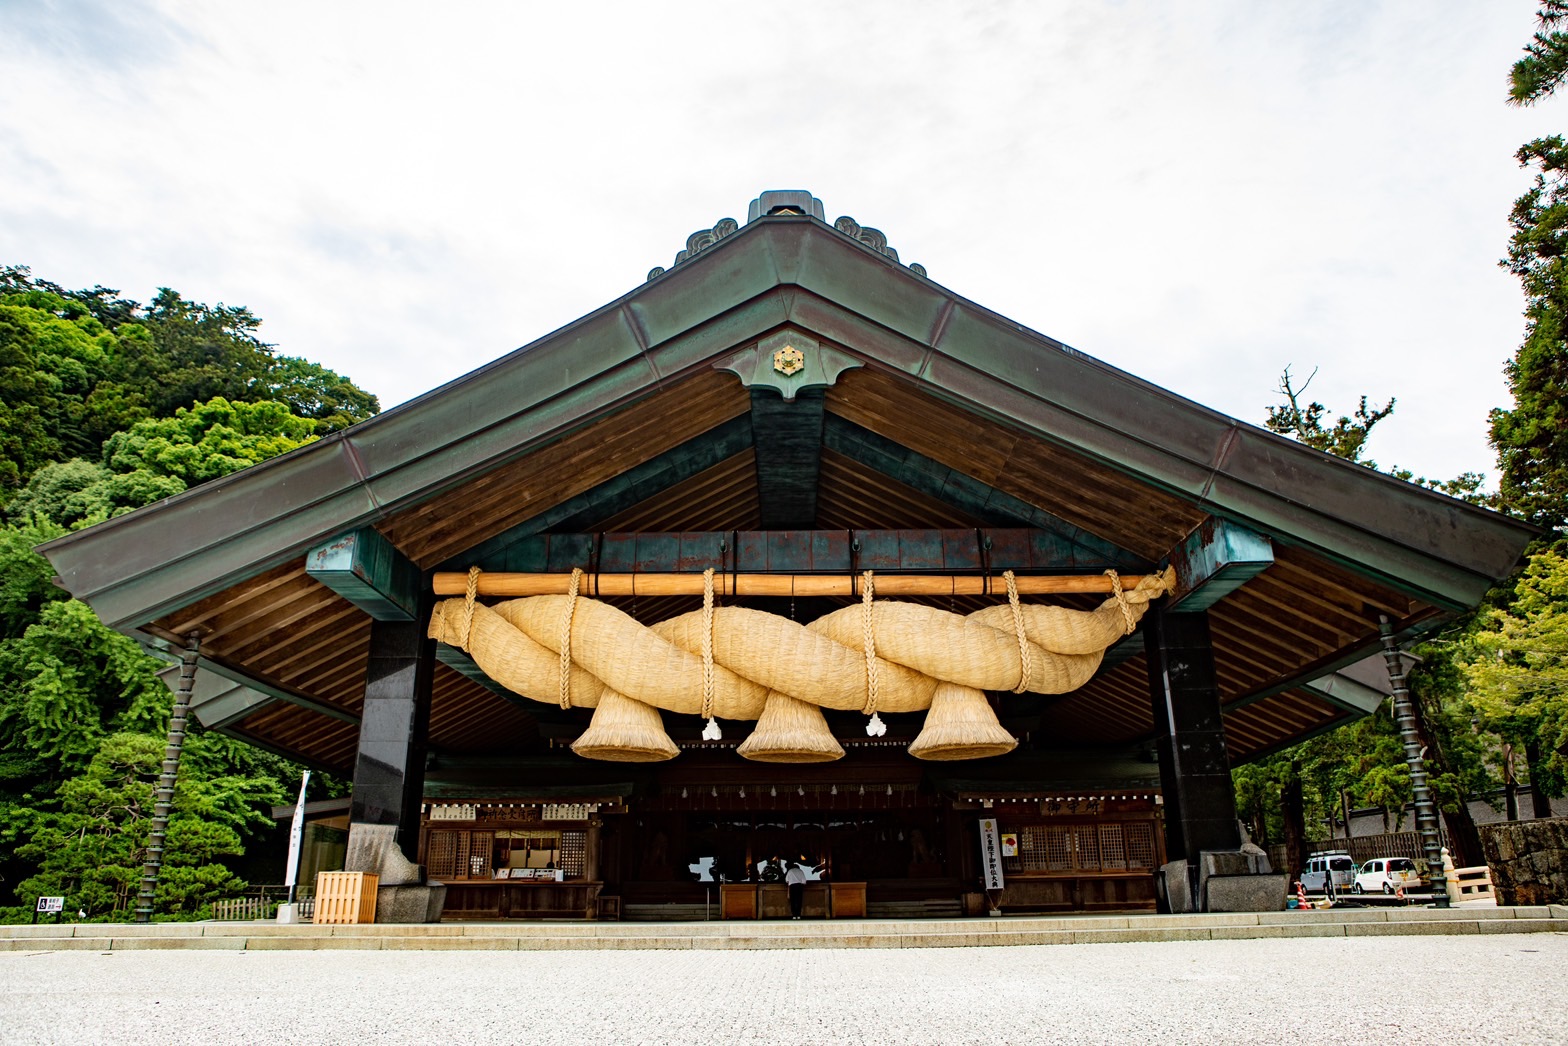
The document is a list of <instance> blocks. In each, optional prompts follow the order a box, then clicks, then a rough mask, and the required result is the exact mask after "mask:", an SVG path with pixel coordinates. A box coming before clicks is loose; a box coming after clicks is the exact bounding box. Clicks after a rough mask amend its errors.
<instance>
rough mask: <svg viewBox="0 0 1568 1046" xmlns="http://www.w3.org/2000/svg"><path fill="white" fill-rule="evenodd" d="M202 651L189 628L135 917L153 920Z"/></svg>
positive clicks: (195, 634)
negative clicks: (153, 910) (153, 904)
mask: <svg viewBox="0 0 1568 1046" xmlns="http://www.w3.org/2000/svg"><path fill="white" fill-rule="evenodd" d="M200 652H201V634H200V633H199V632H192V633H191V634H190V635H189V636H187V637H186V640H185V649H184V651H182V652H181V654H180V683H179V686H178V687H176V688H175V691H174V707H173V709H172V710H171V711H170V713H169V741H168V747H166V748H165V749H164V750H163V772H162V773H161V774H159V775H158V787H157V789H156V790H155V791H154V793H153V794H154V795H156V796H157V797H158V801H157V802H156V803H154V804H153V808H152V827H151V828H149V829H148V832H147V864H146V865H145V866H144V867H143V868H142V887H141V889H140V890H139V891H137V894H136V921H137V922H139V923H145V922H151V921H152V899H153V894H155V893H156V892H157V890H158V872H159V870H160V869H162V867H163V839H164V835H165V834H166V833H167V831H168V828H169V811H170V810H171V809H173V807H174V780H175V778H176V777H177V776H178V775H179V772H180V749H181V748H182V747H183V746H184V744H185V721H186V718H187V717H188V716H189V715H190V708H191V693H192V692H193V691H194V690H195V688H196V658H197V656H198V655H199V654H200Z"/></svg>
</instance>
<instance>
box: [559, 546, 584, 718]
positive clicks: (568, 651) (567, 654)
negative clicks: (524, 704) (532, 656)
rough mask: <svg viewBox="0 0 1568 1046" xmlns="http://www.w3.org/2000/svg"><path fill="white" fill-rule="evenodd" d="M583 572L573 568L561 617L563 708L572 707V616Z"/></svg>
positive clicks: (575, 607)
mask: <svg viewBox="0 0 1568 1046" xmlns="http://www.w3.org/2000/svg"><path fill="white" fill-rule="evenodd" d="M582 579H583V572H582V570H581V569H580V568H578V567H573V568H572V583H571V585H570V586H569V587H568V588H567V590H566V612H565V613H564V614H562V615H561V707H562V708H571V707H572V615H573V614H574V613H575V612H576V610H577V586H578V585H579V584H581V583H582Z"/></svg>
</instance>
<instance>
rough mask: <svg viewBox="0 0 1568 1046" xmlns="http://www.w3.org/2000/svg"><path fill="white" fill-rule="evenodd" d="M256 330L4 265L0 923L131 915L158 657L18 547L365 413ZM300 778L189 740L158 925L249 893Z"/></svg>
mask: <svg viewBox="0 0 1568 1046" xmlns="http://www.w3.org/2000/svg"><path fill="white" fill-rule="evenodd" d="M259 324H260V321H259V320H257V319H256V317H254V316H253V315H251V313H250V312H249V311H248V310H245V309H243V308H231V307H227V306H222V305H219V306H206V305H201V304H198V303H194V302H189V301H186V300H185V299H183V298H182V297H180V295H179V294H177V293H175V292H174V291H171V290H167V289H165V290H162V291H159V293H158V295H157V296H156V297H155V298H154V299H153V301H152V302H151V303H150V304H148V305H146V306H143V305H140V304H138V303H136V302H134V301H129V300H127V299H124V298H121V297H119V296H118V292H116V291H113V290H109V289H106V288H103V287H95V288H93V289H92V290H90V291H68V290H66V289H64V288H62V287H60V286H58V285H56V284H53V283H50V282H48V281H45V280H39V279H35V278H34V277H33V276H32V274H31V273H30V272H29V271H28V270H27V269H25V268H21V267H12V268H6V269H0V519H3V523H0V854H3V855H5V856H3V857H0V916H8V917H10V918H24V917H27V916H28V914H29V913H30V910H31V905H32V902H33V901H34V899H36V898H37V897H38V896H40V895H64V896H65V897H66V904H67V906H68V908H69V910H71V911H78V910H79V911H83V912H85V913H87V915H88V917H91V918H124V917H126V916H127V915H128V913H129V910H130V908H131V907H132V905H133V903H134V898H135V893H136V889H137V887H138V884H139V881H140V876H141V869H142V865H143V864H144V863H145V860H146V857H147V850H146V846H147V831H148V819H149V817H150V815H151V812H152V808H153V802H154V796H153V789H154V785H155V784H156V782H157V778H158V774H159V771H160V769H161V764H162V761H163V751H164V743H165V732H166V730H167V725H168V717H169V709H170V694H169V689H168V687H167V686H165V685H164V684H163V683H162V682H161V681H160V680H159V679H158V678H157V676H156V673H157V671H158V670H159V669H161V668H163V667H165V663H164V662H162V661H159V660H157V659H156V658H153V657H151V656H149V655H148V654H147V653H146V652H145V651H143V650H142V649H141V647H140V646H138V645H137V643H135V642H134V641H133V640H131V639H130V638H128V637H126V636H123V635H120V634H119V633H116V632H113V631H111V630H109V629H107V628H105V627H104V625H103V623H102V622H100V621H99V620H98V617H97V616H96V615H95V614H94V613H93V612H92V610H91V609H90V608H89V607H88V606H87V605H86V604H84V603H81V602H78V601H77V600H74V599H71V598H69V597H68V596H67V594H66V593H65V592H63V591H61V590H60V589H59V588H57V587H56V586H55V585H54V584H53V581H52V579H53V575H54V571H53V569H52V568H51V567H50V566H49V564H48V562H47V561H45V560H44V558H43V557H42V556H39V555H38V554H37V553H36V552H34V551H33V548H34V547H35V546H36V545H38V544H39V543H41V542H44V541H47V540H49V539H51V538H55V537H59V536H61V535H62V534H65V533H67V532H68V531H70V530H75V529H79V528H81V527H84V526H88V525H91V524H93V523H98V522H101V521H103V520H105V519H109V518H111V517H113V516H117V515H120V514H122V513H125V512H129V511H131V510H133V509H135V508H138V507H140V506H142V505H146V504H149V503H151V502H153V501H156V500H159V499H161V498H165V497H169V496H171V495H174V494H178V493H180V492H181V491H183V490H186V489H188V488H189V487H193V486H196V485H197V484H200V483H204V482H206V481H207V480H210V479H215V478H217V477H219V476H224V475H228V474H230V473H232V472H235V471H238V470H239V469H242V468H245V467H247V466H249V465H253V464H255V463H257V462H260V461H263V460H265V459H267V458H270V457H273V456H275V455H277V454H282V453H285V452H287V451H290V450H293V449H294V448H296V447H299V446H303V445H304V444H305V443H307V442H309V441H311V440H313V439H315V438H316V437H317V436H318V435H320V434H322V433H325V432H328V431H332V430H333V429H336V428H339V427H342V426H344V425H348V424H351V423H353V422H355V421H358V420H361V419H363V418H366V417H369V416H370V415H371V414H374V413H375V412H376V410H377V409H378V405H377V402H376V399H375V397H374V396H372V395H370V394H369V393H366V392H365V391H363V390H362V389H359V388H357V387H356V386H354V385H353V384H352V383H351V382H349V381H348V380H347V379H346V378H343V377H341V376H340V375H337V374H334V373H333V372H332V371H330V370H327V369H326V368H324V367H321V366H319V365H318V364H315V363H310V362H308V361H306V360H301V359H295V358H291V357H284V356H277V355H275V354H274V353H273V351H272V348H271V346H268V345H266V344H263V343H262V342H261V341H260V340H259V339H258V338H257V336H256V333H257V330H258V327H259ZM297 776H298V774H297V768H295V767H292V766H290V765H289V764H287V763H286V762H285V761H284V760H282V759H279V758H277V757H275V756H272V755H270V754H268V753H265V752H261V751H259V750H257V749H254V748H252V747H250V746H248V745H244V744H239V743H236V742H232V741H229V740H228V739H225V738H223V737H220V736H218V735H215V734H205V733H203V732H202V731H201V730H200V728H199V727H196V728H194V729H193V730H192V732H191V734H190V735H189V737H188V738H187V741H186V745H185V751H184V756H183V759H182V761H181V765H180V776H179V781H178V784H177V787H176V791H175V801H174V810H173V813H172V816H171V819H170V823H169V829H168V836H167V839H166V847H167V849H166V852H165V856H164V865H163V873H162V877H161V879H160V881H159V885H158V894H157V898H156V900H155V907H156V909H157V911H158V912H159V913H160V915H168V916H176V917H178V916H182V915H183V916H191V915H195V914H198V913H201V912H202V911H204V910H205V908H206V906H208V905H210V904H211V902H212V901H214V900H217V899H219V898H222V897H225V896H231V895H233V894H234V893H236V892H237V891H239V890H240V889H242V888H243V887H244V885H245V884H244V882H243V881H242V880H240V879H239V878H238V877H237V876H236V875H235V873H234V872H233V871H232V869H231V867H230V865H231V864H232V862H233V859H234V858H237V857H238V856H239V855H241V854H242V853H243V852H244V849H245V846H246V842H247V840H248V839H250V838H252V837H254V834H255V833H256V831H257V830H258V829H260V828H263V827H266V826H268V824H269V822H268V821H267V819H266V816H265V815H266V810H267V806H268V805H269V804H275V803H279V802H282V801H284V800H285V799H286V798H287V795H288V794H289V793H290V792H291V790H292V788H293V787H294V781H295V780H297ZM7 895H10V896H9V898H8V897H7ZM8 899H10V900H14V901H15V902H17V903H16V906H15V907H12V908H9V909H8V908H5V907H4V905H5V904H6V902H7V900H8Z"/></svg>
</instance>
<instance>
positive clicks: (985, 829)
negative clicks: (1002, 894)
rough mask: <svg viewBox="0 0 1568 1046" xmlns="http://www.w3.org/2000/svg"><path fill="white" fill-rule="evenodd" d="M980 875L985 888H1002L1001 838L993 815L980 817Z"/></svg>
mask: <svg viewBox="0 0 1568 1046" xmlns="http://www.w3.org/2000/svg"><path fill="white" fill-rule="evenodd" d="M980 877H981V878H982V879H984V880H985V888H986V889H987V890H1000V889H1001V888H1002V838H1001V835H1000V834H999V833H998V832H997V830H996V818H994V817H982V818H981V819H980Z"/></svg>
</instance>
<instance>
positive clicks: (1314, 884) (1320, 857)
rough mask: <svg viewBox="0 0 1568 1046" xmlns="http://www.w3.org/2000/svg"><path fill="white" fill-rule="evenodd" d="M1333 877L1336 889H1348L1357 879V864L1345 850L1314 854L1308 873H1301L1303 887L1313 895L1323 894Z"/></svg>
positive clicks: (1310, 859)
mask: <svg viewBox="0 0 1568 1046" xmlns="http://www.w3.org/2000/svg"><path fill="white" fill-rule="evenodd" d="M1330 876H1333V883H1334V889H1336V890H1338V889H1342V888H1344V889H1348V888H1349V887H1350V884H1351V883H1352V882H1353V881H1354V880H1355V877H1356V862H1355V861H1352V860H1351V859H1350V854H1348V853H1346V852H1345V851H1343V850H1340V851H1336V852H1330V853H1321V854H1313V855H1312V856H1311V857H1310V858H1308V859H1307V868H1306V871H1304V872H1302V873H1301V885H1302V887H1303V888H1305V889H1306V890H1308V891H1310V892H1312V893H1323V892H1324V888H1325V884H1326V883H1327V882H1328V881H1329V877H1330Z"/></svg>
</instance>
